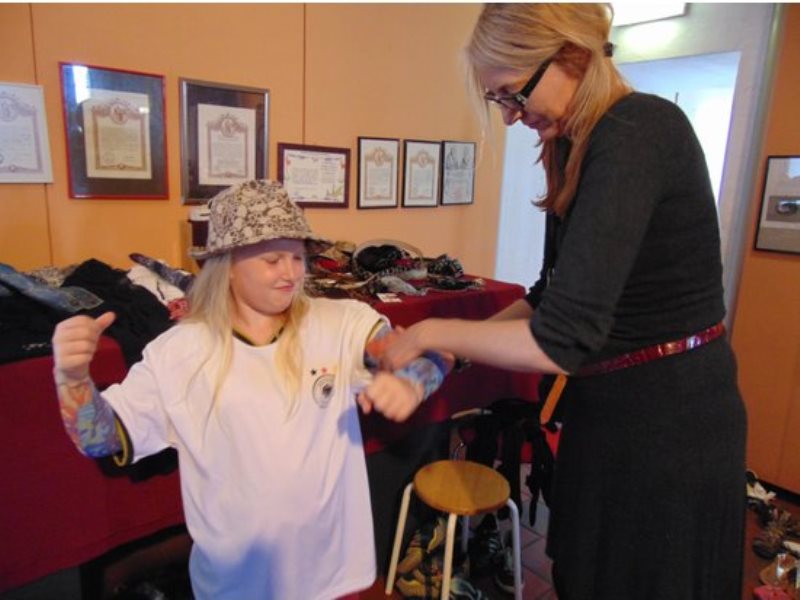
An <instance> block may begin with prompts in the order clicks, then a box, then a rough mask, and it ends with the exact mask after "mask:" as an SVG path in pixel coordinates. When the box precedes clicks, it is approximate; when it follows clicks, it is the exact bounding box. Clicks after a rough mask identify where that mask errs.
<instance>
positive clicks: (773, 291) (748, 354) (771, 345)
mask: <svg viewBox="0 0 800 600" xmlns="http://www.w3.org/2000/svg"><path fill="white" fill-rule="evenodd" d="M785 19H786V20H785V25H784V27H785V28H784V32H783V41H782V47H781V49H780V52H779V55H778V64H777V66H776V68H777V71H776V80H775V86H774V87H773V91H772V99H771V102H770V106H769V109H768V116H767V123H766V130H765V143H764V147H763V149H762V160H761V161H760V164H761V165H762V166H761V171H760V173H759V177H758V181H760V182H763V181H764V165H765V163H766V158H767V156H769V155H780V154H783V155H800V114H798V111H797V107H798V101H797V99H798V98H800V77H798V75H797V74H798V72H799V71H800V5H798V4H790V5H787V6H786V15H785ZM760 206H761V189H759V190H758V191H757V193H756V195H755V196H754V197H753V199H752V206H751V211H750V213H751V214H750V224H751V227H750V239H749V240H748V241H747V243H748V244H749V248H751V250H749V251H748V252H747V254H746V256H745V259H744V266H743V271H742V278H741V282H740V289H739V297H738V303H737V308H736V315H735V320H734V326H733V345H734V348H735V350H736V353H737V356H738V360H739V382H740V385H741V389H742V393H743V395H744V398H745V402H746V403H747V407H748V413H749V417H750V435H749V448H748V464H749V466H750V468H752V469H754V470H755V471H756V472H757V473H758V475H759V476H760V477H762V478H763V479H765V480H767V481H769V482H772V483H775V484H777V485H779V486H781V487H785V488H787V489H791V490H793V491H795V492H800V255H790V254H779V253H772V252H763V251H755V250H752V248H753V239H754V237H755V230H756V221H757V218H758V213H759V210H760Z"/></svg>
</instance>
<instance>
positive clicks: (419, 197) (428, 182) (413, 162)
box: [403, 140, 442, 207]
mask: <svg viewBox="0 0 800 600" xmlns="http://www.w3.org/2000/svg"><path fill="white" fill-rule="evenodd" d="M403 146H404V151H403V156H404V157H405V158H404V160H403V165H404V167H403V206H404V207H408V206H411V207H415V206H431V207H435V206H437V205H438V204H439V179H440V175H441V170H440V166H441V163H442V161H441V156H442V145H441V143H439V142H428V141H424V140H405V141H404V142H403Z"/></svg>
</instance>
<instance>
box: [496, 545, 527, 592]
mask: <svg viewBox="0 0 800 600" xmlns="http://www.w3.org/2000/svg"><path fill="white" fill-rule="evenodd" d="M494 584H495V585H496V586H497V587H498V588H500V589H501V590H503V591H504V592H506V593H507V594H513V593H514V546H513V543H512V540H511V532H510V531H508V532H506V536H505V543H504V544H503V550H502V552H501V553H500V555H498V556H496V558H495V568H494ZM524 587H525V577H524V576H523V575H522V573H520V589H522V588H524Z"/></svg>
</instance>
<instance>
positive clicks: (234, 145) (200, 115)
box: [180, 79, 269, 204]
mask: <svg viewBox="0 0 800 600" xmlns="http://www.w3.org/2000/svg"><path fill="white" fill-rule="evenodd" d="M180 87H181V190H182V198H183V202H184V204H200V203H203V202H205V201H206V200H208V199H209V198H211V197H212V196H214V195H215V194H216V193H217V192H220V191H222V190H223V189H225V188H226V187H230V186H232V185H235V184H237V183H242V182H244V181H248V180H250V179H264V178H266V176H267V164H268V161H267V159H268V155H267V149H268V140H269V135H268V133H269V128H268V124H269V90H266V89H261V88H251V87H242V86H234V85H228V84H224V83H209V82H205V81H193V80H189V79H181V80H180Z"/></svg>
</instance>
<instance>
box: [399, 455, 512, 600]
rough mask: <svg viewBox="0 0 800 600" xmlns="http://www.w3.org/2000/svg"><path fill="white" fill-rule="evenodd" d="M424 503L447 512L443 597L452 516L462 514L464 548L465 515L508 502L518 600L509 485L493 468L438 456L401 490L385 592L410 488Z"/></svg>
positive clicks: (450, 553) (450, 565)
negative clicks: (440, 458) (438, 457)
mask: <svg viewBox="0 0 800 600" xmlns="http://www.w3.org/2000/svg"><path fill="white" fill-rule="evenodd" d="M412 489H413V490H414V492H415V493H416V494H417V497H418V498H419V499H420V500H422V501H423V502H424V503H425V504H427V505H428V506H430V507H431V508H434V509H436V510H440V511H442V512H446V513H448V514H449V517H448V519H447V541H446V543H445V550H444V572H443V574H442V595H441V597H442V598H443V599H448V598H449V597H450V578H451V577H452V571H453V546H454V545H455V535H456V518H457V517H462V518H463V525H462V535H461V545H462V548H463V549H464V550H465V551H466V549H467V538H468V536H469V525H468V522H469V521H468V520H469V517H471V516H473V515H479V514H481V513H485V512H489V511H494V510H497V509H498V508H502V507H503V506H508V508H509V510H510V511H511V523H512V530H511V538H512V547H513V552H514V598H516V600H522V570H521V566H520V549H519V511H518V510H517V506H516V504H514V501H513V500H511V498H510V494H511V488H510V487H509V485H508V481H506V479H505V477H503V476H502V475H500V473H498V472H497V471H495V470H494V469H490V468H489V467H486V466H484V465H481V464H478V463H475V462H471V461H468V460H440V461H438V462H435V463H431V464H429V465H426V466H424V467H422V468H421V469H419V470H418V471H417V473H416V475H414V481H413V482H411V483H409V484H408V485H407V486H406V488H405V491H404V492H403V500H402V502H401V504H400V515H399V517H398V520H397V531H396V532H395V536H394V547H393V548H392V560H391V563H390V564H389V574H388V576H387V577H386V595H387V596H388V595H390V594H391V593H392V589H393V588H394V580H395V577H396V575H397V563H398V561H399V559H400V546H401V544H402V543H403V532H404V531H405V528H406V517H407V516H408V504H409V501H410V499H411V490H412Z"/></svg>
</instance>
